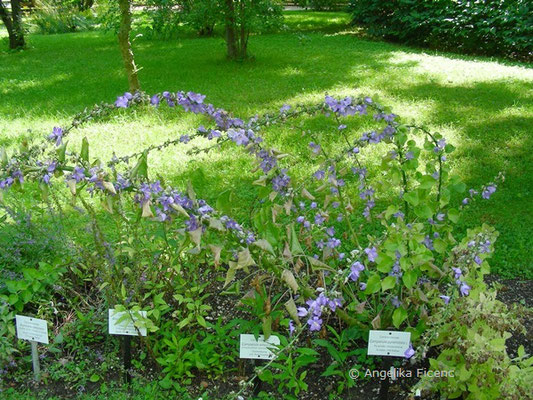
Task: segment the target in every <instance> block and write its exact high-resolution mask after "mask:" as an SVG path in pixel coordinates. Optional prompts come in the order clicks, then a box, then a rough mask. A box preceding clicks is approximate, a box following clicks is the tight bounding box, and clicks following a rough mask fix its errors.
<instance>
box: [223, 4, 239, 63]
mask: <svg viewBox="0 0 533 400" xmlns="http://www.w3.org/2000/svg"><path fill="white" fill-rule="evenodd" d="M225 3H226V10H225V12H224V24H225V28H226V48H227V51H228V58H230V59H232V60H235V59H236V58H237V56H238V54H237V34H236V32H235V7H234V6H233V0H225Z"/></svg>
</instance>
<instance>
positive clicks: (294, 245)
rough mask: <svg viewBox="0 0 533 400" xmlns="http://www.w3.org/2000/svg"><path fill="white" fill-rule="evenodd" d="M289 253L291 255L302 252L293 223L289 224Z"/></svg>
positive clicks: (298, 254) (301, 253) (297, 254)
mask: <svg viewBox="0 0 533 400" xmlns="http://www.w3.org/2000/svg"><path fill="white" fill-rule="evenodd" d="M291 253H292V255H293V256H300V255H303V254H304V251H303V249H302V246H301V245H300V242H299V240H298V236H297V235H296V231H295V230H294V224H291Z"/></svg>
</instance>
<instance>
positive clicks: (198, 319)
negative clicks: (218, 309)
mask: <svg viewBox="0 0 533 400" xmlns="http://www.w3.org/2000/svg"><path fill="white" fill-rule="evenodd" d="M196 321H197V322H198V325H200V326H202V327H204V328H207V323H206V322H205V318H204V317H202V316H201V315H199V314H198V315H197V316H196Z"/></svg>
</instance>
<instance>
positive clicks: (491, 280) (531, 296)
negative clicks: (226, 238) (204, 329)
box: [31, 275, 533, 400]
mask: <svg viewBox="0 0 533 400" xmlns="http://www.w3.org/2000/svg"><path fill="white" fill-rule="evenodd" d="M208 280H209V282H210V287H209V288H208V289H207V291H208V292H209V293H219V292H220V291H222V286H223V283H222V282H220V280H217V279H216V277H215V276H209V277H208ZM486 282H487V284H488V285H489V286H491V287H494V286H496V287H498V286H501V287H500V288H499V291H498V297H497V298H498V299H499V300H501V301H502V302H504V303H505V304H507V305H511V304H519V305H521V306H525V307H528V308H531V307H533V280H514V279H501V278H500V277H498V276H495V275H489V276H488V277H486ZM209 304H210V305H211V306H212V307H213V310H212V314H211V315H212V318H211V319H216V318H217V317H218V316H222V317H223V319H225V320H229V319H232V318H236V317H243V318H245V317H246V313H245V312H244V311H242V310H241V309H239V308H237V307H236V305H235V298H234V297H233V296H212V297H211V298H210V299H209ZM529 313H530V314H529V315H531V312H529ZM213 317H214V318H213ZM523 324H524V326H525V327H526V330H527V333H526V334H525V335H523V334H516V333H515V334H513V336H512V337H511V338H510V339H508V340H507V343H506V344H507V349H508V353H509V355H510V357H515V356H516V354H517V349H518V347H519V346H520V345H523V346H524V347H525V350H526V353H528V354H533V343H532V340H531V339H532V336H533V319H532V318H526V319H524V320H523ZM303 345H305V344H304V343H303ZM319 352H320V353H321V359H320V361H319V362H317V363H315V364H314V365H311V366H309V368H308V374H307V378H306V382H307V383H308V385H309V387H308V390H307V391H306V392H302V393H300V394H299V396H298V399H301V400H324V399H326V398H327V396H328V394H329V393H332V392H334V391H335V390H336V387H337V384H336V380H337V379H340V378H338V377H321V376H320V375H321V373H322V371H323V370H324V369H325V368H326V367H327V365H328V364H329V362H331V358H330V357H329V356H328V355H327V353H326V352H325V351H324V350H323V349H320V350H319ZM428 356H436V354H429V355H428ZM401 362H402V365H401V367H402V368H403V369H404V370H408V369H410V370H412V371H413V375H415V374H414V371H415V370H416V369H417V368H425V369H427V367H428V365H427V359H426V360H425V361H424V362H423V363H419V364H415V365H410V363H409V361H401ZM240 363H241V365H240V368H239V370H240V371H242V374H236V373H235V372H234V371H233V372H230V373H228V374H225V375H223V376H221V377H217V378H216V379H209V378H208V377H206V376H202V375H201V374H199V375H197V376H196V377H195V378H194V379H193V382H192V384H191V385H190V387H189V393H190V395H191V396H193V397H194V396H196V398H199V397H200V396H201V395H202V393H204V392H205V391H206V390H207V391H208V392H209V393H210V396H209V398H223V397H224V396H225V395H228V394H230V393H235V392H237V391H238V390H239V381H240V380H243V379H249V378H250V377H251V376H252V375H253V365H252V362H250V361H248V360H246V361H240ZM354 364H355V362H354ZM375 369H388V366H387V367H386V366H385V365H384V364H382V365H376V367H375ZM152 373H153V376H154V379H156V378H155V376H156V374H155V370H154V371H152ZM150 375H151V374H150ZM239 375H242V376H239ZM107 378H108V379H106V380H108V381H115V380H117V381H118V380H120V377H119V376H118V375H117V374H114V376H108V377H107ZM145 378H146V376H145ZM416 380H417V378H416V377H412V378H403V379H399V380H396V381H392V382H390V385H389V388H388V390H387V391H388V397H381V396H380V389H381V388H382V387H383V385H384V383H383V382H382V381H380V380H379V379H372V380H370V381H360V383H359V384H358V385H356V386H354V387H352V388H349V389H346V390H345V391H344V392H343V394H342V396H340V398H343V399H365V400H381V399H383V398H386V399H388V400H400V399H409V388H410V387H411V386H412V385H413V384H414V383H416ZM93 386H94V387H93ZM98 387H99V384H94V385H88V386H87V388H86V390H87V392H92V391H94V390H97V389H98ZM31 389H32V390H34V391H35V393H36V394H37V393H39V395H40V396H39V397H42V395H44V396H45V397H44V398H46V397H48V396H62V397H63V398H75V397H76V395H77V394H78V393H77V392H75V391H73V390H72V389H69V388H68V387H67V386H66V385H64V384H62V383H61V382H54V383H50V384H48V385H40V386H39V387H32V388H31ZM260 389H261V390H263V391H265V392H267V393H269V394H271V395H272V396H278V397H276V398H279V399H283V396H281V395H277V390H276V388H275V387H271V386H270V385H268V384H266V383H261V387H260ZM244 398H245V399H251V398H253V396H252V393H251V391H250V393H246V394H245V396H244ZM425 399H427V397H425ZM427 400H431V399H427Z"/></svg>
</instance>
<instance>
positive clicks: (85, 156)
mask: <svg viewBox="0 0 533 400" xmlns="http://www.w3.org/2000/svg"><path fill="white" fill-rule="evenodd" d="M80 157H81V159H82V160H83V161H85V162H89V141H88V140H87V138H86V137H84V138H83V140H82V141H81V152H80Z"/></svg>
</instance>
